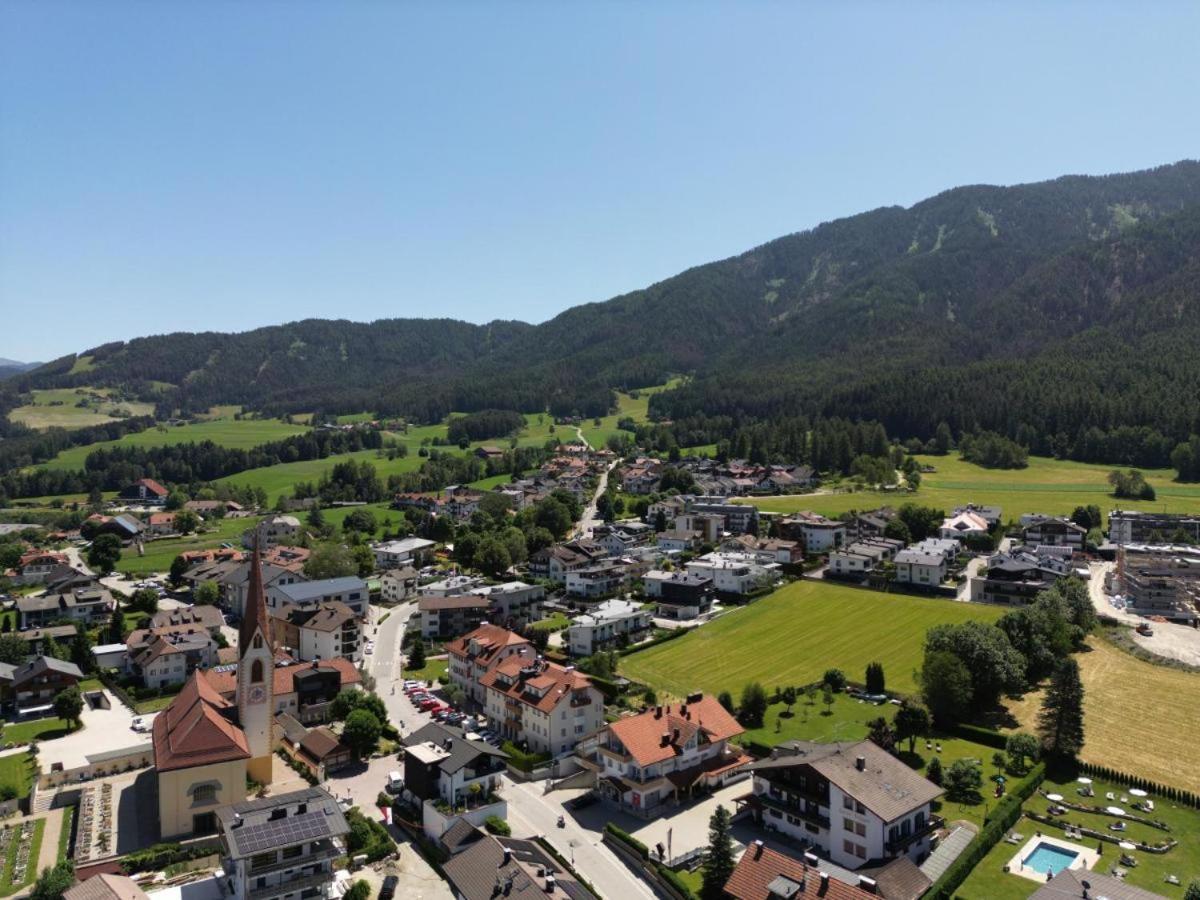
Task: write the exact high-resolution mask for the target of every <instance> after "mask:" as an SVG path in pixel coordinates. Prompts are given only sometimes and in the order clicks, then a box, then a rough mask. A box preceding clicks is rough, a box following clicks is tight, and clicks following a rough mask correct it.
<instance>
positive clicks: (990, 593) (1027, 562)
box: [972, 545, 1086, 604]
mask: <svg viewBox="0 0 1200 900" xmlns="http://www.w3.org/2000/svg"><path fill="white" fill-rule="evenodd" d="M1059 549H1061V550H1063V551H1065V553H1056V552H1054V551H1055V550H1059ZM1084 571H1086V569H1085V570H1084ZM1075 573H1076V568H1075V566H1074V565H1073V564H1072V562H1071V551H1070V549H1069V548H1067V547H1061V548H1059V547H1053V546H1051V545H1041V546H1038V547H1018V548H1016V549H1014V550H1012V551H1010V552H1008V553H995V554H993V555H992V556H989V557H988V561H987V568H986V569H985V570H984V576H983V577H982V578H977V579H975V583H974V584H973V585H972V596H973V598H974V599H976V600H981V601H983V602H984V603H1009V604H1012V603H1018V604H1025V603H1032V602H1033V601H1034V599H1035V598H1036V597H1037V595H1038V594H1039V593H1041V592H1042V591H1044V590H1046V588H1048V587H1050V586H1051V585H1053V584H1054V582H1056V581H1057V580H1058V579H1060V578H1066V577H1067V576H1069V575H1073V574H1075Z"/></svg>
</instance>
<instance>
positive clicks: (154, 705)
mask: <svg viewBox="0 0 1200 900" xmlns="http://www.w3.org/2000/svg"><path fill="white" fill-rule="evenodd" d="M174 699H175V694H168V695H167V696H165V697H154V698H153V699H150V700H139V701H137V703H135V704H134V707H133V708H134V712H136V713H137V714H138V715H139V716H145V715H148V714H150V713H153V712H158V711H159V710H161V709H166V708H167V707H168V706H170V705H171V701H172V700H174Z"/></svg>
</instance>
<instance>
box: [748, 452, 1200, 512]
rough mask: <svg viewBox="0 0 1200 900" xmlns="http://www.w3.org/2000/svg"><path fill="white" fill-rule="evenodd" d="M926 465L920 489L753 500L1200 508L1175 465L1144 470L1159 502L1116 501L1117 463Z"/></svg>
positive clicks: (836, 506) (839, 508)
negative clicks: (1113, 475) (1112, 475)
mask: <svg viewBox="0 0 1200 900" xmlns="http://www.w3.org/2000/svg"><path fill="white" fill-rule="evenodd" d="M918 459H919V460H920V461H921V462H922V463H928V464H930V465H932V466H934V467H935V468H936V469H937V471H935V472H929V473H926V474H924V475H922V476H921V487H920V490H918V491H917V492H915V493H912V494H909V493H884V492H880V491H859V492H856V493H836V494H835V493H829V494H798V495H793V496H789V497H768V498H757V499H754V500H748V501H746V502H751V503H754V504H755V505H756V506H758V507H759V508H760V509H764V510H770V511H773V512H794V511H796V510H798V509H811V510H813V511H814V512H819V513H822V514H824V515H828V516H835V515H838V514H839V513H843V512H846V511H847V510H851V509H858V510H862V509H873V508H875V507H878V506H881V505H885V504H888V505H892V506H898V505H900V504H901V503H906V502H909V501H912V502H916V503H921V504H923V505H925V506H936V507H939V508H942V509H945V510H947V511H949V510H950V509H952V508H953V507H955V506H959V505H961V504H964V503H967V502H973V503H979V504H984V505H995V506H999V507H1000V508H1001V509H1002V510H1003V513H1004V518H1005V519H1006V520H1007V519H1013V520H1016V519H1018V518H1020V516H1021V514H1022V513H1028V512H1044V513H1049V514H1061V515H1070V513H1071V512H1072V511H1073V510H1074V509H1075V507H1076V506H1087V505H1089V504H1095V505H1097V506H1099V507H1100V509H1101V510H1103V511H1104V513H1105V514H1107V513H1108V510H1109V509H1111V508H1112V507H1114V506H1121V507H1122V508H1126V509H1145V510H1156V511H1158V512H1163V511H1166V512H1200V485H1196V484H1178V483H1176V482H1174V481H1172V478H1174V475H1175V472H1174V470H1172V469H1145V470H1143V472H1144V474H1145V475H1146V480H1147V481H1149V482H1150V483H1151V484H1152V485H1153V486H1154V489H1155V491H1156V492H1157V494H1158V498H1157V499H1156V500H1154V501H1150V502H1147V501H1140V500H1121V501H1117V499H1116V498H1115V497H1112V496H1111V495H1110V493H1109V491H1110V490H1111V488H1110V487H1109V485H1108V481H1107V478H1108V473H1109V472H1110V471H1112V469H1113V468H1114V467H1113V466H1103V465H1093V464H1091V463H1078V462H1070V461H1068V460H1060V459H1047V458H1045V457H1036V456H1031V457H1030V458H1029V465H1028V467H1026V468H1024V469H985V468H983V467H982V466H977V465H974V464H973V463H968V462H964V461H963V460H961V459H959V458H958V456H957V455H955V454H951V455H949V456H921V457H918Z"/></svg>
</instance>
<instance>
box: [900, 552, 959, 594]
mask: <svg viewBox="0 0 1200 900" xmlns="http://www.w3.org/2000/svg"><path fill="white" fill-rule="evenodd" d="M893 562H895V564H896V582H897V584H911V585H914V586H916V587H927V588H935V587H937V586H938V585H939V584H941V583H942V582H943V581H945V580H946V576H947V575H948V574H949V569H948V566H947V562H946V557H945V555H944V554H941V553H936V552H933V551H930V550H922V549H921V548H920V547H919V546H914V547H906V548H904V549H903V550H901V551H900V552H899V553H897V554H896V556H895V557H894V559H893Z"/></svg>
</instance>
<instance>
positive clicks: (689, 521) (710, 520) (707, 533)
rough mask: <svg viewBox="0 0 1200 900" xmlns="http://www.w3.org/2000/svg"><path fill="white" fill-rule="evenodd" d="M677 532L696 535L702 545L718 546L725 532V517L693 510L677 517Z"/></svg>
mask: <svg viewBox="0 0 1200 900" xmlns="http://www.w3.org/2000/svg"><path fill="white" fill-rule="evenodd" d="M675 530H676V531H681V532H691V533H693V534H695V535H696V536H697V538H698V540H699V541H700V543H702V544H716V543H717V542H718V541H720V540H721V534H722V533H723V532H724V530H725V516H723V515H720V514H718V513H706V512H696V511H695V510H693V511H692V512H689V513H684V514H683V515H681V516H676V517H675ZM660 543H661V542H660Z"/></svg>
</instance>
